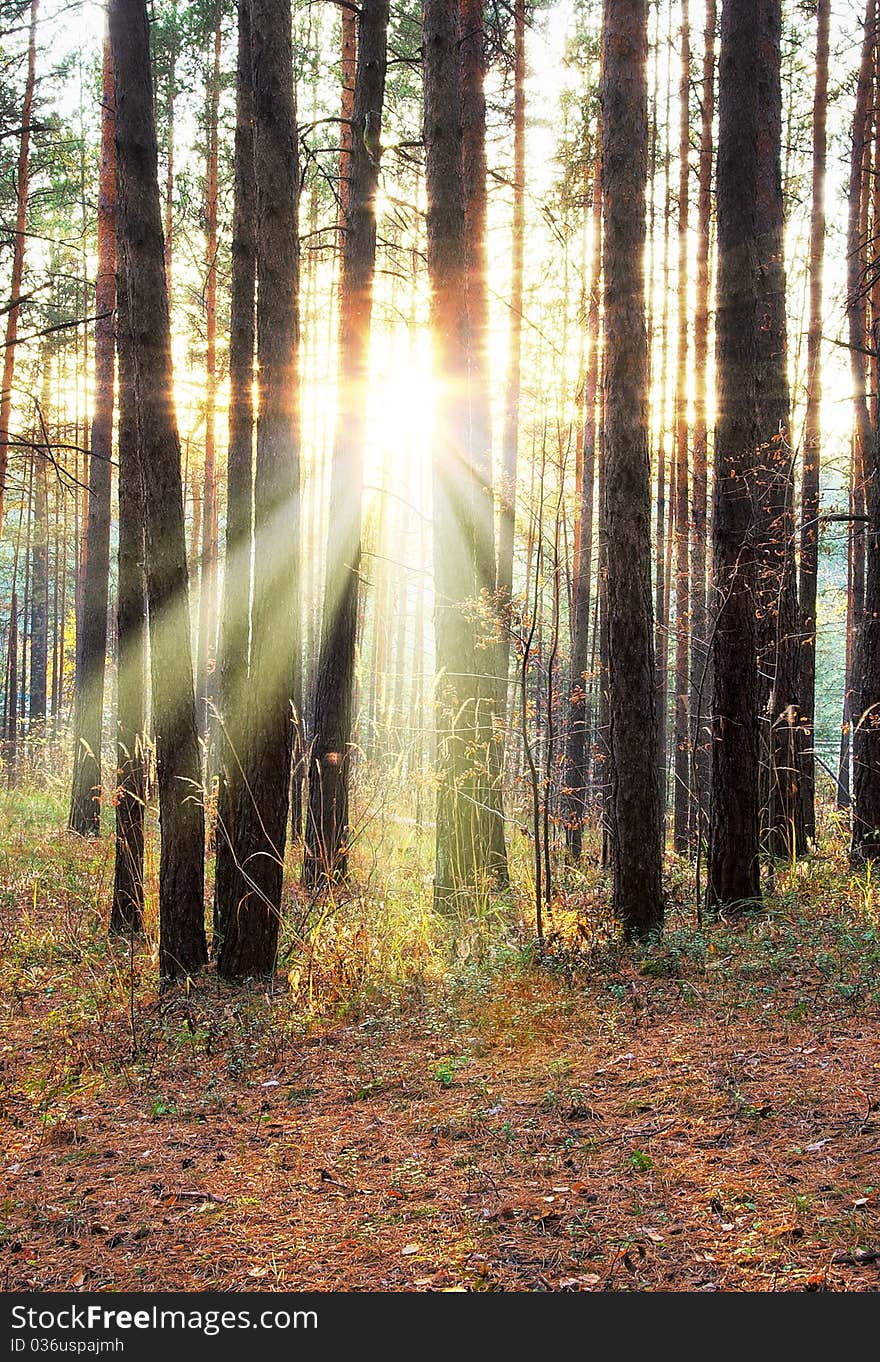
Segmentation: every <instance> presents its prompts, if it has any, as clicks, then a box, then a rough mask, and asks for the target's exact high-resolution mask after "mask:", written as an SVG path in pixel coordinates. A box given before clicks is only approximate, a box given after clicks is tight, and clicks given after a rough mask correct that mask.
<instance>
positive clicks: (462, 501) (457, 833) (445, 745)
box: [423, 0, 486, 914]
mask: <svg viewBox="0 0 880 1362" xmlns="http://www.w3.org/2000/svg"><path fill="white" fill-rule="evenodd" d="M458 20H459V5H458V3H453V4H451V5H450V4H447V3H445V0H426V3H425V8H424V44H423V70H424V96H425V98H424V138H425V157H426V159H425V183H426V188H427V195H428V216H427V228H428V275H429V278H430V282H431V332H432V338H433V344H434V362H435V373H436V376H437V380H438V383H437V387H438V394H437V399H436V403H435V410H434V424H433V432H432V466H433V478H434V484H433V485H434V590H435V607H434V630H435V639H436V648H435V652H436V665H437V671H438V677H437V684H436V688H435V706H436V728H437V762H438V778H439V784H438V791H437V839H436V867H435V878H434V903H435V907H436V908H437V909H438V910H439V911H441V912H447V913H449V912H456V911H458V912H461V913H464V914H467V913H469V912H470V910H471V907H472V905H473V898H474V894H475V891H476V888H477V881H478V879H479V877H480V875H481V874H482V873H483V872H484V871H485V869H486V867H484V866H481V865H480V863H479V857H478V847H479V844H480V835H479V824H478V820H477V818H476V816H475V809H476V795H477V789H478V772H477V770H476V766H477V762H478V757H476V749H477V746H478V730H477V704H478V697H477V690H478V687H477V686H476V684H475V676H476V670H477V661H476V656H475V653H476V637H475V625H474V620H473V617H472V614H471V613H470V612H471V611H472V610H473V603H474V599H475V597H476V542H475V540H476V527H475V504H474V502H475V489H474V485H473V484H474V478H473V472H472V469H471V468H470V466H469V461H468V457H467V452H468V449H469V418H468V408H467V398H466V394H467V378H468V372H467V354H468V316H467V295H466V287H467V256H466V248H465V215H464V196H463V192H462V159H461V152H462V132H461V126H462V124H461V100H460V94H459V72H458V39H459V23H458Z"/></svg>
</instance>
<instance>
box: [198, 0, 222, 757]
mask: <svg viewBox="0 0 880 1362" xmlns="http://www.w3.org/2000/svg"><path fill="white" fill-rule="evenodd" d="M220 13H221V10H220V5H219V4H218V5H217V13H216V17H215V21H214V43H213V48H214V55H213V64H212V68H211V73H210V78H209V81H208V129H207V131H208V156H207V165H206V173H205V261H206V266H207V269H206V279H205V338H206V349H205V480H204V484H203V485H204V504H203V506H202V559H201V574H200V587H199V617H198V619H199V626H198V645H197V656H196V685H197V693H196V699H197V707H198V722H199V731H200V732H201V734H202V736H203V737H204V738H205V739H206V742H207V737H208V734H209V731H210V729H211V700H212V693H211V692H212V687H211V680H210V669H211V659H210V652H211V639H212V637H213V633H214V628H215V620H214V617H215V614H216V605H217V507H216V497H217V487H216V483H217V476H216V424H217V210H218V196H219V183H218V181H219V166H218V156H219V128H218V115H219V107H220ZM205 765H206V774H207V775H208V776H209V775H210V759H209V757H208V756H207V754H206V763H205Z"/></svg>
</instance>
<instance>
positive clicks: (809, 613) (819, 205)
mask: <svg viewBox="0 0 880 1362" xmlns="http://www.w3.org/2000/svg"><path fill="white" fill-rule="evenodd" d="M830 17H831V3H830V0H818V3H817V6H816V84H815V91H814V95H813V189H812V205H811V213H810V260H809V274H810V315H809V323H808V331H807V409H806V415H805V418H804V453H803V466H802V470H801V543H800V582H799V587H800V609H801V631H802V639H801V649H800V661H801V679H800V701H801V715H802V719H803V730H802V748H803V750H802V752H801V757H800V761H801V787H800V788H801V803H802V805H803V818H804V833H805V835H806V836H807V837H810V838H812V837H815V835H816V761H815V749H814V740H815V714H816V594H817V586H818V577H819V466H820V459H821V452H822V426H821V414H822V276H823V270H824V263H825V158H826V146H827V133H826V128H827V121H828V119H827V115H828V49H829V28H830Z"/></svg>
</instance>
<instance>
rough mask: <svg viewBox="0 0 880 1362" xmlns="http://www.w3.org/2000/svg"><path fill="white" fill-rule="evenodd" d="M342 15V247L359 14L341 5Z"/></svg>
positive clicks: (340, 128)
mask: <svg viewBox="0 0 880 1362" xmlns="http://www.w3.org/2000/svg"><path fill="white" fill-rule="evenodd" d="M340 13H341V15H342V107H341V109H340V118H341V119H342V121H341V123H340V124H339V193H338V198H339V211H338V215H337V222H338V226H339V232H340V237H341V242H342V245H343V246H344V244H345V235H344V233H345V223H346V220H347V218H348V200H349V193H350V189H349V180H350V177H351V148H352V140H353V132H354V83H355V80H356V78H357V44H358V15H357V14H356V12H355V10H354V9H349V8H348V6H347V5H344V6H343V7H342V9H341V11H340Z"/></svg>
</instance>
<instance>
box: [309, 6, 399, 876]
mask: <svg viewBox="0 0 880 1362" xmlns="http://www.w3.org/2000/svg"><path fill="white" fill-rule="evenodd" d="M387 31H388V4H387V0H363V3H362V5H361V11H360V20H359V30H358V44H357V47H358V55H357V74H356V77H355V85H354V107H353V110H352V119H353V126H354V129H355V137H354V140H353V142H352V146H351V150H350V153H349V175H348V202H347V213H346V217H345V221H344V225H343V239H342V278H341V281H340V290H339V336H340V346H339V390H338V391H339V397H338V403H339V406H338V413H337V418H336V435H335V441H334V450H333V463H332V467H331V477H330V506H329V534H328V542H327V577H326V583H325V589H324V613H323V623H322V631H321V649H320V655H319V659H318V670H317V679H316V684H315V699H314V713H313V724H312V744H311V762H310V769H309V807H308V815H307V821H306V854H305V867H304V870H305V878H306V882H307V883H310V884H318V883H320V882H322V881H323V880H324V879H328V878H329V879H335V878H344V877H345V875H346V874H347V871H348V836H349V812H348V806H349V786H350V779H351V768H352V758H353V755H354V751H355V744H354V743H353V740H352V739H353V735H352V722H353V708H354V682H355V662H356V645H357V621H358V595H359V583H360V559H361V501H362V497H363V480H364V478H363V462H364V443H365V439H366V417H367V397H368V393H369V350H370V321H371V317H372V306H373V273H374V269H375V262H376V210H375V199H376V189H377V186H378V180H379V157H380V152H381V147H380V144H379V135H380V129H381V118H382V105H383V100H384V95H385V61H386V40H387Z"/></svg>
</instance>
